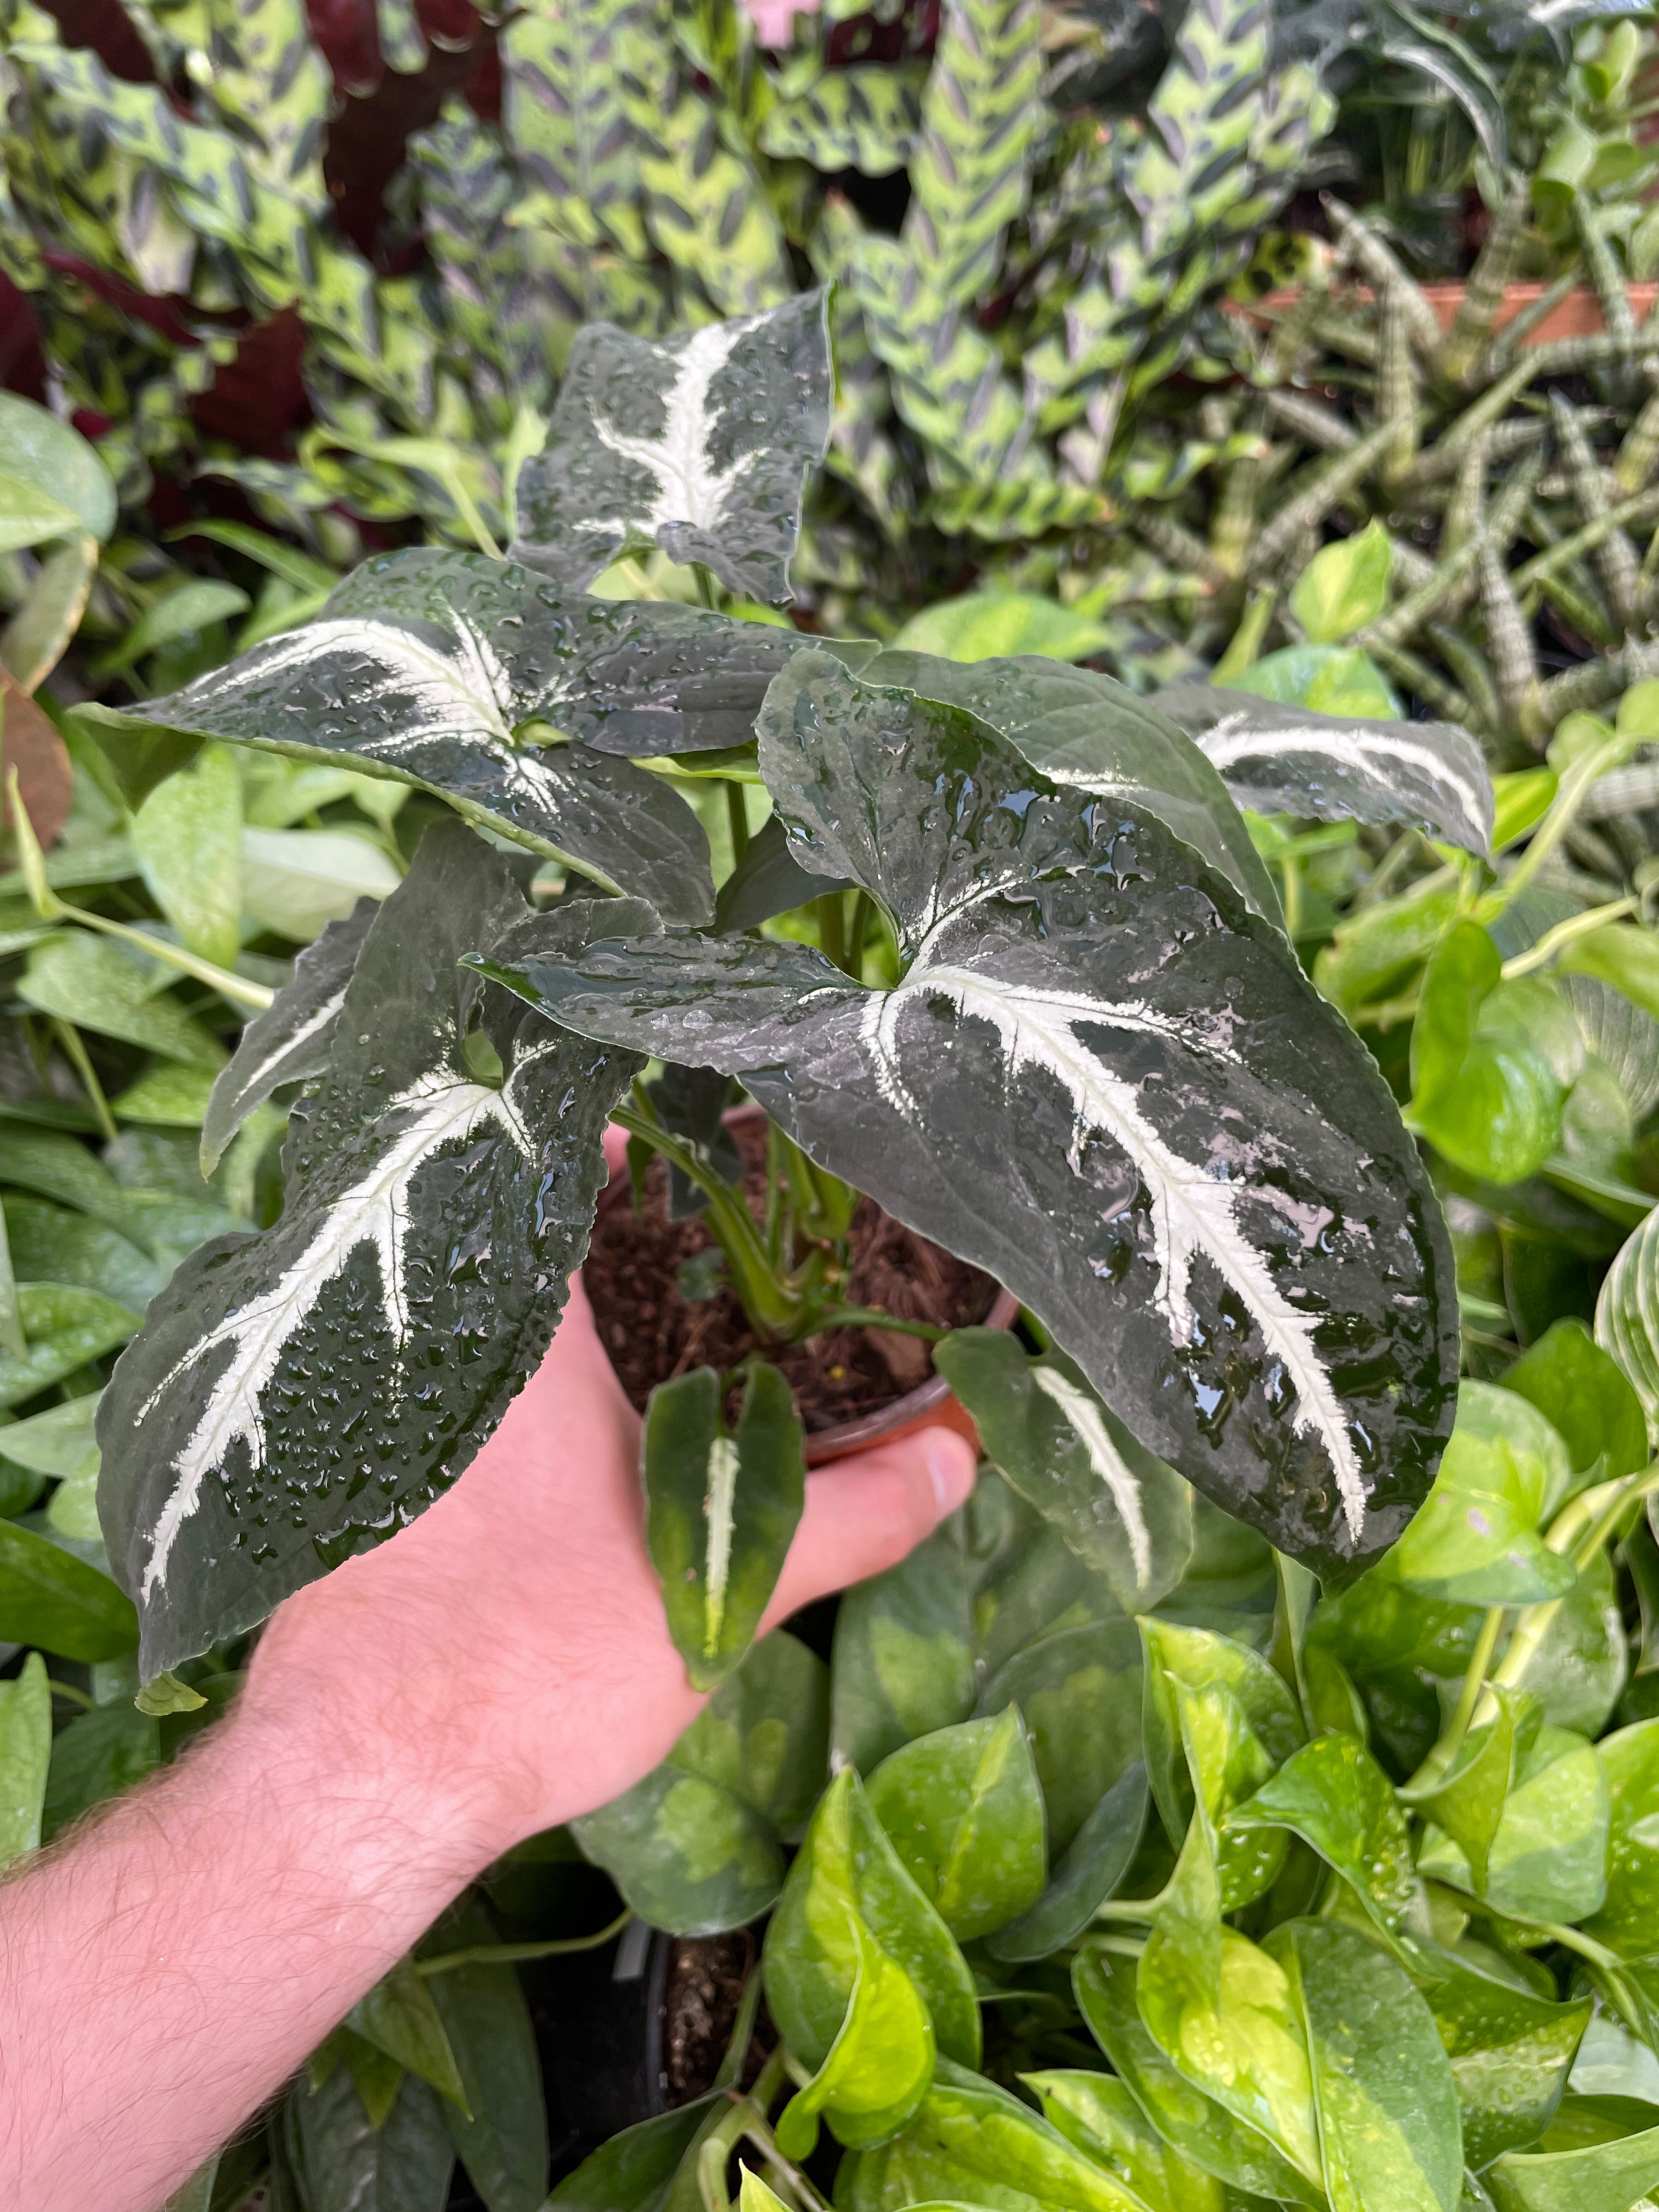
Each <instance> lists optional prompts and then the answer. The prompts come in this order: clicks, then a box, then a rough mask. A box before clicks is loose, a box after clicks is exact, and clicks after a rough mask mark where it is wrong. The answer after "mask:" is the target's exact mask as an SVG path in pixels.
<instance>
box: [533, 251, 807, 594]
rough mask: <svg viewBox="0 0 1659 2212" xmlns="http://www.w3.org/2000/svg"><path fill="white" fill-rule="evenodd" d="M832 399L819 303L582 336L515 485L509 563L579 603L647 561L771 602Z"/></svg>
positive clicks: (780, 583)
mask: <svg viewBox="0 0 1659 2212" xmlns="http://www.w3.org/2000/svg"><path fill="white" fill-rule="evenodd" d="M832 392H833V380H832V377H831V373H830V366H829V326H828V323H827V321H826V318H825V308H824V294H823V292H822V291H821V290H820V291H815V292H804V293H801V294H799V295H798V296H797V297H796V298H794V299H793V300H790V301H786V303H785V304H784V305H783V306H781V307H771V308H768V309H766V310H765V311H764V312H763V313H760V314H754V315H743V316H738V317H737V318H736V319H733V320H732V321H730V322H724V323H711V324H706V325H704V326H703V327H702V329H700V330H696V331H684V332H682V333H681V334H679V335H678V336H677V337H671V338H666V339H662V340H657V339H652V338H647V337H634V336H631V335H630V334H629V332H627V331H620V330H618V329H617V328H616V327H615V326H614V325H612V324H610V323H590V324H589V325H587V326H586V329H584V330H583V331H580V333H579V334H578V336H577V338H576V342H575V343H574V346H573V347H572V349H571V352H570V358H569V361H568V363H567V364H566V367H565V371H564V375H563V378H562V381H561V383H560V386H559V396H558V398H557V400H556V402H555V403H554V408H553V414H552V419H551V420H550V422H549V424H548V430H547V441H546V444H545V445H544V447H543V448H542V451H541V452H540V453H538V454H537V455H535V456H534V457H533V458H532V459H530V460H528V461H526V463H525V465H524V467H523V468H522V470H521V471H520V476H519V500H518V519H517V522H518V537H517V540H516V541H515V544H514V545H513V552H514V554H515V555H516V556H517V557H518V558H520V560H525V561H529V562H532V563H533V564H534V565H535V566H536V567H537V568H544V569H545V570H546V571H547V573H548V574H550V575H553V576H556V577H557V578H558V579H559V580H560V582H561V583H563V584H567V585H570V586H574V587H575V588H577V589H578V590H580V589H581V588H583V587H585V586H586V585H587V584H589V583H590V582H591V581H592V579H593V578H594V577H595V576H597V575H598V574H599V570H600V569H601V568H605V566H606V564H607V563H608V562H611V560H613V559H614V558H615V557H616V556H617V554H619V553H622V552H624V551H627V550H630V549H633V548H636V547H637V548H642V549H646V550H649V549H650V548H652V547H654V546H660V547H661V548H662V550H663V551H664V552H665V553H666V554H667V555H668V557H669V558H670V560H671V561H682V562H684V561H700V562H703V563H704V565H705V566H707V567H708V568H712V569H713V570H714V574H716V575H717V576H718V577H719V578H720V580H721V582H722V583H724V584H725V585H726V586H728V587H729V588H730V589H731V590H732V591H734V592H743V593H744V594H746V595H747V596H748V597H749V598H750V599H759V600H762V601H763V602H766V601H770V602H773V603H781V602H782V601H783V600H785V599H788V598H789V596H790V592H789V556H790V555H791V553H792V552H793V550H794V545H795V537H796V533H797V532H798V531H799V526H800V503H801V498H802V495H803V491H804V489H805V476H806V471H808V470H809V469H811V468H813V467H815V466H816V465H817V463H818V462H819V461H821V460H822V459H823V453H824V449H825V447H827V445H828V444H829V408H830V400H831V397H832Z"/></svg>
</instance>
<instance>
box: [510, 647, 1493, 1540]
mask: <svg viewBox="0 0 1659 2212" xmlns="http://www.w3.org/2000/svg"><path fill="white" fill-rule="evenodd" d="M759 727H760V762H761V769H762V773H763V775H764V777H765V778H766V781H767V783H768V785H769V788H770V790H771V793H772V796H773V799H774V801H775V805H776V806H777V808H778V811H779V812H780V813H781V815H782V816H783V817H784V821H785V824H786V827H787V829H788V830H789V833H790V836H791V837H792V840H793V842H794V843H795V844H796V845H798V846H799V849H800V851H801V853H802V855H803V857H804V858H805V860H806V861H807V863H808V865H809V866H811V867H812V868H813V869H814V871H815V872H823V873H832V872H833V873H835V874H836V875H839V876H844V877H845V878H847V879H848V881H850V882H852V883H854V884H858V885H860V887H861V888H862V889H864V890H867V891H869V892H870V893H871V894H872V896H873V897H875V898H876V899H878V900H879V901H880V902H881V904H882V906H883V907H884V908H885V909H886V911H887V913H888V914H889V915H890V917H891V919H892V921H893V925H894V927H895V930H896V937H897V941H898V945H899V951H900V957H901V961H902V974H901V976H900V980H899V981H897V982H896V984H895V985H894V986H893V987H890V988H887V989H882V988H874V989H867V988H865V987H862V986H860V985H859V984H856V983H854V982H852V981H850V980H849V979H848V978H847V977H846V976H845V975H842V973H841V971H840V970H838V969H835V968H834V967H832V966H831V965H830V963H829V962H828V961H827V960H825V959H824V958H823V956H822V955H821V954H819V953H817V952H815V951H810V950H808V949H806V948H805V947H802V946H799V945H779V944H774V943H769V942H763V941H759V940H756V939H708V938H706V937H701V936H697V935H692V934H685V933H663V934H661V935H659V936H655V937H639V936H634V937H632V938H629V939H623V938H621V937H618V938H617V939H613V940H611V941H609V942H606V943H603V944H598V945H590V946H589V947H587V949H586V950H584V951H580V952H575V953H566V952H564V951H549V952H548V953H547V954H546V955H545V956H538V955H537V954H536V953H534V952H532V951H531V949H530V947H531V946H532V945H533V942H534V934H535V928H536V925H530V926H529V927H528V928H527V929H526V930H524V931H521V932H520V933H519V936H518V938H517V939H516V942H515V959H514V965H513V969H511V970H510V971H505V970H503V971H497V970H493V969H490V968H489V964H488V963H485V972H487V973H491V972H495V973H499V975H500V979H501V980H502V981H507V982H508V983H509V984H510V985H511V986H512V987H513V988H515V989H518V990H519V991H520V992H521V993H522V994H524V995H525V996H526V998H528V999H529V1000H531V1001H532V1003H534V1004H536V1005H538V1006H542V1007H544V1009H545V1010H546V1011H547V1012H549V1013H550V1014H551V1015H552V1016H553V1018H555V1019H556V1021H558V1022H560V1023H562V1024H567V1025H568V1026H570V1027H572V1028H575V1029H578V1030H582V1031H583V1032H584V1033H586V1034H587V1035H590V1036H594V1037H596V1038H600V1039H604V1040H606V1041H609V1042H616V1043H619V1044H626V1045H628V1046H629V1047H630V1048H633V1049H635V1050H639V1051H645V1052H659V1053H661V1054H664V1055H665V1056H668V1057H672V1058H675V1059H678V1060H696V1061H698V1062H700V1063H702V1064H704V1065H708V1066H715V1067H721V1068H724V1069H726V1071H727V1072H729V1073H737V1074H741V1075H742V1076H743V1078H744V1082H745V1083H746V1085H747V1086H748V1088H749V1089H750V1091H751V1092H752V1093H753V1095H754V1096H755V1097H757V1099H758V1100H759V1102H760V1103H761V1104H762V1105H763V1106H764V1107H765V1109H766V1110H767V1111H768V1113H769V1114H770V1115H772V1117H773V1119H774V1120H775V1121H777V1122H778V1123H779V1124H780V1126H781V1127H783V1128H784V1129H785V1130H786V1131H787V1133H788V1134H790V1135H791V1136H792V1137H793V1138H794V1139H795V1140H796V1142H797V1143H799V1145H800V1146H802V1149H803V1150H804V1151H805V1152H807V1153H808V1155H809V1156H810V1157H811V1158H814V1159H816V1160H817V1162H818V1163H819V1164H820V1165H822V1166H824V1167H827V1168H828V1169H829V1170H830V1171H831V1172H832V1173H835V1174H838V1175H840V1176H843V1177H845V1178H846V1179H847V1180H848V1181H850V1182H854V1183H855V1184H856V1185H857V1186H859V1187H860V1188H863V1189H864V1190H866V1192H868V1193H869V1194H871V1195H872V1197H874V1198H875V1199H876V1200H878V1202H879V1203H880V1204H881V1205H883V1206H885V1207H886V1209H887V1210H888V1211H889V1212H891V1213H893V1214H894V1215H895V1216H896V1217H897V1218H899V1219H901V1220H902V1221H905V1222H907V1223H908V1225H910V1226H912V1227H913V1228H915V1229H916V1230H918V1231H921V1232H922V1233H923V1234H925V1235H927V1236H930V1237H933V1238H934V1239H935V1240H936V1241H938V1242H939V1243H942V1244H944V1245H945V1247H946V1248H947V1249H950V1250H951V1251H954V1252H956V1253H957V1254H958V1255H961V1256H962V1257H963V1258H965V1259H969V1260H971V1261H974V1262H975V1264H977V1265H979V1266H981V1267H985V1268H987V1270H988V1271H990V1272H991V1273H994V1274H995V1275H997V1276H998V1277H999V1278H1000V1279H1001V1280H1002V1281H1003V1282H1004V1283H1005V1284H1006V1285H1007V1287H1008V1288H1009V1289H1010V1290H1011V1291H1013V1292H1014V1293H1015V1295H1016V1296H1017V1297H1019V1298H1021V1299H1022V1300H1023V1301H1024V1303H1026V1304H1029V1305H1030V1307H1031V1309H1032V1310H1033V1311H1034V1312H1036V1314H1037V1315H1038V1316H1039V1317H1040V1318H1041V1319H1042V1322H1044V1324H1045V1326H1046V1327H1047V1328H1048V1329H1049V1331H1050V1332H1051V1334H1053V1336H1054V1338H1055V1340H1057V1341H1058V1342H1059V1344H1060V1346H1062V1347H1063V1348H1064V1349H1065V1350H1066V1352H1069V1353H1070V1354H1071V1356H1072V1357H1073V1358H1074V1359H1075V1360H1076V1361H1077V1363H1078V1365H1079V1368H1080V1369H1081V1370H1082V1372H1083V1374H1084V1375H1085V1377H1086V1378H1087V1379H1088V1381H1089V1382H1090V1383H1091V1385H1092V1386H1093V1387H1094V1388H1095V1389H1097V1390H1098V1391H1099V1392H1100V1393H1101V1394H1102V1395H1103V1397H1105V1398H1106V1399H1107V1400H1108V1401H1109V1403H1110V1404H1111V1405H1112V1407H1113V1409H1114V1411H1115V1413H1117V1414H1118V1415H1119V1417H1120V1418H1121V1419H1122V1420H1123V1421H1124V1422H1125V1424H1126V1425H1127V1426H1128V1428H1129V1429H1130V1430H1131V1431H1133V1433H1134V1434H1135V1435H1136V1436H1138V1437H1139V1439H1140V1441H1141V1442H1142V1443H1144V1444H1145V1445H1146V1447H1147V1448H1148V1449H1150V1450H1152V1451H1155V1452H1157V1453H1158V1455H1159V1456H1160V1457H1162V1458H1164V1459H1165V1460H1167V1461H1169V1462H1170V1464H1171V1465H1173V1466H1174V1467H1176V1468H1177V1469H1178V1470H1179V1471H1180V1472H1181V1473H1182V1474H1185V1475H1187V1476H1188V1479H1189V1480H1191V1481H1193V1482H1194V1483H1196V1484H1197V1485H1198V1486H1200V1488H1201V1489H1203V1490H1204V1491H1206V1493H1207V1494H1208V1495H1209V1496H1211V1497H1212V1498H1215V1499H1216V1500H1217V1502H1218V1503H1219V1504H1223V1505H1225V1507H1226V1508H1227V1510H1230V1511H1231V1512H1233V1513H1235V1514H1237V1515H1238V1516H1240V1517H1242V1518H1243V1519H1245V1520H1247V1521H1249V1522H1252V1523H1253V1524H1254V1525H1255V1527H1257V1528H1261V1530H1262V1531H1263V1532H1264V1533H1266V1534H1268V1535H1269V1536H1270V1537H1271V1538H1272V1540H1273V1541H1274V1542H1275V1543H1276V1544H1277V1545H1278V1546H1279V1547H1280V1548H1281V1549H1283V1550H1285V1551H1288V1552H1289V1553H1291V1554H1292V1555H1293V1556H1294V1557H1296V1558H1297V1559H1303V1560H1304V1561H1305V1562H1306V1563H1308V1564H1309V1565H1312V1566H1314V1567H1315V1568H1316V1570H1317V1571H1318V1572H1319V1573H1320V1574H1321V1575H1322V1576H1324V1577H1326V1578H1327V1579H1328V1580H1329V1581H1334V1582H1337V1583H1341V1582H1345V1581H1346V1580H1348V1579H1351V1578H1352V1576H1353V1575H1354V1574H1356V1573H1357V1572H1358V1571H1360V1570H1361V1569H1362V1568H1363V1567H1364V1565H1365V1564H1366V1562H1367V1561H1369V1560H1370V1559H1373V1558H1375V1557H1376V1555H1377V1554H1378V1553H1381V1552H1382V1551H1383V1549H1384V1548H1385V1547H1387V1545H1388V1544H1389V1542H1391V1541H1392V1540H1393V1538H1394V1537H1395V1535H1396V1534H1398V1533H1399V1532H1400V1530H1401V1528H1403V1527H1404V1525H1405V1523H1406V1522H1407V1520H1408V1519H1409V1517H1410V1516H1411V1514H1412V1512H1413V1510H1415V1507H1416V1505H1417V1504H1418V1503H1419V1501H1420V1499H1421V1498H1423V1496H1424V1495H1425V1492H1426V1490H1427V1488H1428V1486H1429V1483H1430V1481H1431V1476H1432V1471H1433V1468H1434V1464H1435V1462H1436V1459H1437V1455H1438V1452H1439V1449H1440V1446H1441V1443H1442V1442H1443V1438H1444V1436H1445V1434H1446V1433H1447V1431H1448V1430H1449V1425H1450V1419H1451V1413H1452V1404H1453V1396H1454V1393H1455V1376H1456V1366H1457V1324H1456V1310H1455V1296H1454V1293H1453V1291H1452V1279H1451V1272H1450V1268H1451V1261H1450V1254H1449V1248H1448V1245H1447V1242H1446V1235H1445V1231H1444V1228H1443V1225H1442V1222H1441V1218H1440V1214H1439V1210H1438V1208H1437V1206H1436V1204H1435V1201H1434V1199H1433V1195H1432V1193H1431V1190H1430V1188H1429V1185H1428V1182H1427V1180H1426V1177H1425V1174H1424V1171H1423V1169H1422V1167H1421V1165H1420V1164H1419V1159H1418V1157H1417V1153H1416V1151H1415V1148H1414V1146H1413V1145H1412V1143H1411V1141H1410V1139H1408V1137H1407V1134H1406V1132H1405V1130H1404V1129H1403V1127H1401V1122H1400V1119H1399V1115H1398V1112H1397V1109H1395V1105H1394V1103H1393V1101H1392V1099H1391V1098H1390V1097H1389V1093H1388V1091H1387V1090H1386V1088H1385V1087H1384V1085H1383V1082H1382V1079H1381V1078H1380V1076H1379V1075H1378V1073H1377V1072H1376V1066H1375V1065H1374V1063H1373V1062H1372V1061H1371V1060H1370V1057H1369V1056H1368V1055H1367V1054H1366V1053H1365V1051H1364V1048H1363V1047H1362V1046H1361V1045H1360V1044H1359V1042H1358V1040H1357V1039H1356V1038H1355V1037H1354V1036H1352V1033H1351V1032H1350V1031H1349V1030H1347V1029H1346V1027H1345V1026H1344V1025H1343V1024H1342V1023H1341V1022H1340V1019H1339V1018H1338V1017H1337V1016H1336V1015H1334V1013H1333V1012H1331V1011H1330V1010H1329V1009H1328V1008H1327V1007H1326V1006H1324V1004H1323V1002H1322V1000H1320V999H1319V998H1318V997H1317V996H1316V994H1315V993H1314V991H1313V989H1312V987H1311V986H1310V984H1309V983H1308V982H1307V981H1306V980H1305V978H1304V976H1303V975H1302V973H1301V971H1300V969H1298V967H1297V964H1296V962H1295V959H1294V957H1293V955H1292V954H1291V950H1290V947H1289V945H1288V944H1287V943H1286V941H1285V937H1284V935H1283V933H1282V932H1281V931H1280V930H1279V928H1278V927H1275V926H1274V925H1273V923H1271V922H1268V921H1265V920H1264V919H1262V918H1261V916H1260V915H1255V914H1252V912H1251V911H1250V909H1249V907H1248V906H1247V904H1246V903H1245V902H1244V900H1243V898H1242V897H1241V896H1239V894H1238V892H1237V889H1236V888H1235V886H1234V885H1233V884H1231V883H1230V882H1229V881H1228V879H1227V878H1226V877H1225V876H1224V875H1222V874H1220V873H1218V872H1216V871H1214V870H1213V869H1212V868H1210V867H1208V866H1206V865H1205V864H1204V863H1203V861H1202V860H1200V857H1199V855H1198V854H1197V853H1196V852H1195V851H1194V848H1193V847H1192V846H1191V845H1190V844H1188V843H1183V842H1180V841H1179V840H1178V839H1176V837H1174V836H1172V835H1171V833H1170V830H1169V829H1168V828H1167V827H1166V826H1165V824H1164V820H1163V819H1162V818H1161V817H1160V816H1159V815H1158V812H1157V811H1155V810H1154V808H1153V807H1152V805H1148V804H1147V803H1146V801H1145V800H1144V799H1140V798H1139V797H1137V796H1135V795H1133V793H1124V794H1122V795H1114V796H1112V797H1106V796H1104V795H1103V794H1097V793H1094V792H1092V791H1068V790H1065V789H1062V788H1061V787H1059V786H1057V785H1055V784H1053V783H1051V782H1050V781H1048V779H1047V778H1046V777H1042V776H1041V775H1038V773H1037V772H1036V770H1035V769H1032V768H1031V767H1030V765H1029V763H1027V761H1026V760H1025V759H1024V758H1023V757H1021V755H1020V754H1019V753H1018V751H1016V750H1014V748H1013V747H1012V746H1011V745H1009V744H1006V742H1004V741H1003V740H1000V739H999V738H997V737H995V736H994V734H993V732H991V731H990V730H989V729H988V728H987V726H986V725H985V724H984V723H983V722H981V721H977V720H975V718H974V717H973V716H972V715H970V714H965V713H963V711H962V710H961V709H959V708H946V707H943V706H940V705H938V704H935V703H933V702H929V701H927V700H923V699H921V698H918V697H917V696H915V694H914V693H907V692H905V691H902V690H898V689H896V688H878V687H877V686H875V685H873V684H865V683H862V682H860V681H859V680H858V679H856V678H853V677H850V676H848V674H847V672H846V671H845V670H844V668H843V667H842V665H841V664H840V663H839V662H838V661H836V660H835V659H832V658H831V657H830V656H829V655H827V654H820V653H816V652H810V651H809V652H804V653H801V654H800V655H799V657H798V658H797V659H795V660H794V661H793V663H792V665H790V667H789V668H788V669H787V670H786V671H785V672H784V674H783V675H782V676H781V677H780V678H778V679H777V681H776V682H775V684H774V685H773V687H772V690H771V691H770V692H769V695H768V698H767V703H766V706H765V708H764V709H763V713H762V715H761V718H760V725H759Z"/></svg>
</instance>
